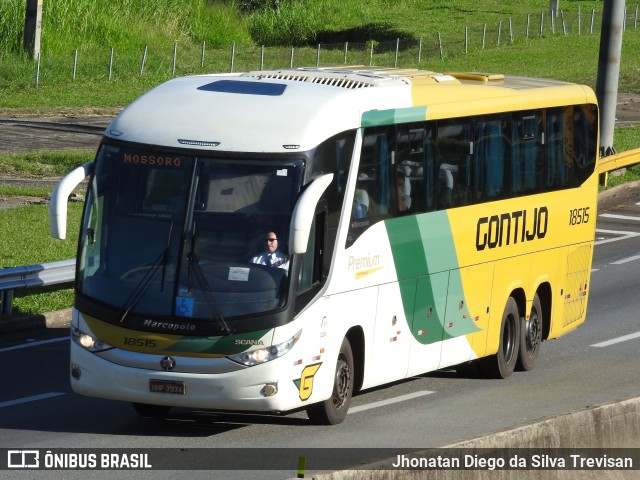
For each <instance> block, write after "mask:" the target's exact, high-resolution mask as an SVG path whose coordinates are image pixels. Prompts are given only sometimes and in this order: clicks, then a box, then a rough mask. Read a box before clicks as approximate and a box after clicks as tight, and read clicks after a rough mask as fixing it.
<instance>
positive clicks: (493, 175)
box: [473, 115, 507, 203]
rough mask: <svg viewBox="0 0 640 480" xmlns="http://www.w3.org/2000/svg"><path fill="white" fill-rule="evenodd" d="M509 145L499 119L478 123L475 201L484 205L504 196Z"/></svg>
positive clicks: (476, 124) (489, 118) (493, 117)
mask: <svg viewBox="0 0 640 480" xmlns="http://www.w3.org/2000/svg"><path fill="white" fill-rule="evenodd" d="M506 143H507V142H506V139H505V137H504V133H503V124H502V119H501V118H500V116H498V115H490V116H486V117H479V118H478V119H477V120H476V122H475V142H474V155H475V158H474V169H473V170H474V172H473V174H474V175H473V176H474V190H475V196H474V202H476V203H477V202H484V201H489V200H494V199H497V198H501V197H503V196H504V194H505V165H506V163H505V155H506V154H507V148H506Z"/></svg>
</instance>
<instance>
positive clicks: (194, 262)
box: [187, 222, 231, 335]
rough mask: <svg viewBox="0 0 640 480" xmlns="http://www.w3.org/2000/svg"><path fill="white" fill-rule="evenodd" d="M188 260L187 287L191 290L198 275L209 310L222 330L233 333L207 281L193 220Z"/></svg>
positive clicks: (228, 333) (229, 333)
mask: <svg viewBox="0 0 640 480" xmlns="http://www.w3.org/2000/svg"><path fill="white" fill-rule="evenodd" d="M187 261H188V264H189V273H188V276H187V289H188V291H191V277H192V275H194V276H195V277H196V281H197V282H198V285H199V286H200V290H202V293H203V294H204V300H205V302H206V304H207V307H209V310H210V311H211V313H212V314H213V316H214V318H215V319H216V321H217V322H218V325H219V326H220V330H222V331H223V332H225V333H226V334H227V335H231V329H230V328H229V325H227V322H225V320H224V316H223V315H222V312H221V311H220V307H219V306H218V302H217V301H216V298H215V296H214V294H213V292H212V290H211V287H210V286H209V282H207V277H206V275H205V274H204V271H203V270H202V267H201V266H200V257H198V254H197V253H196V224H195V222H193V228H192V229H191V250H190V251H189V253H188V254H187Z"/></svg>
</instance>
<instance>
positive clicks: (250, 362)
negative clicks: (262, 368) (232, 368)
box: [227, 330, 302, 367]
mask: <svg viewBox="0 0 640 480" xmlns="http://www.w3.org/2000/svg"><path fill="white" fill-rule="evenodd" d="M301 333H302V330H300V331H299V332H298V333H296V334H295V335H294V336H293V337H291V338H290V339H289V340H287V341H285V342H282V343H279V344H278V345H271V346H270V347H265V348H258V349H256V350H251V351H250V352H242V353H239V354H237V355H230V356H229V357H227V358H228V359H229V360H233V361H234V362H237V363H240V364H242V365H246V366H247V367H253V366H254V365H260V364H262V363H266V362H270V361H271V360H275V359H276V358H280V357H281V356H283V355H284V354H285V353H287V352H288V351H289V350H291V349H292V348H293V346H294V345H295V344H296V342H297V341H298V339H299V338H300V334H301Z"/></svg>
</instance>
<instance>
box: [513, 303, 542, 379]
mask: <svg viewBox="0 0 640 480" xmlns="http://www.w3.org/2000/svg"><path fill="white" fill-rule="evenodd" d="M542 326H543V318H542V305H541V304H540V298H539V297H538V294H537V293H536V295H535V297H533V304H532V305H531V314H530V315H529V320H527V319H526V318H523V319H522V322H521V326H520V351H519V353H518V369H519V370H524V371H529V370H532V369H533V367H534V366H535V362H536V358H537V357H538V354H539V353H540V344H541V343H542Z"/></svg>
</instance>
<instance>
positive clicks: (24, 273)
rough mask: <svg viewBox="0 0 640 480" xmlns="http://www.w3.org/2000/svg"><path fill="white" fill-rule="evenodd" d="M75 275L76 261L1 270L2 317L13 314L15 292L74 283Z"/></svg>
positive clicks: (0, 299)
mask: <svg viewBox="0 0 640 480" xmlns="http://www.w3.org/2000/svg"><path fill="white" fill-rule="evenodd" d="M75 274H76V261H75V259H71V260H61V261H59V262H50V263H43V264H39V265H28V266H25V267H12V268H3V269H0V315H10V314H11V312H12V310H13V307H12V302H13V291H14V290H19V289H23V288H34V287H47V286H50V285H59V284H64V283H72V282H73V280H74V278H75Z"/></svg>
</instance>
